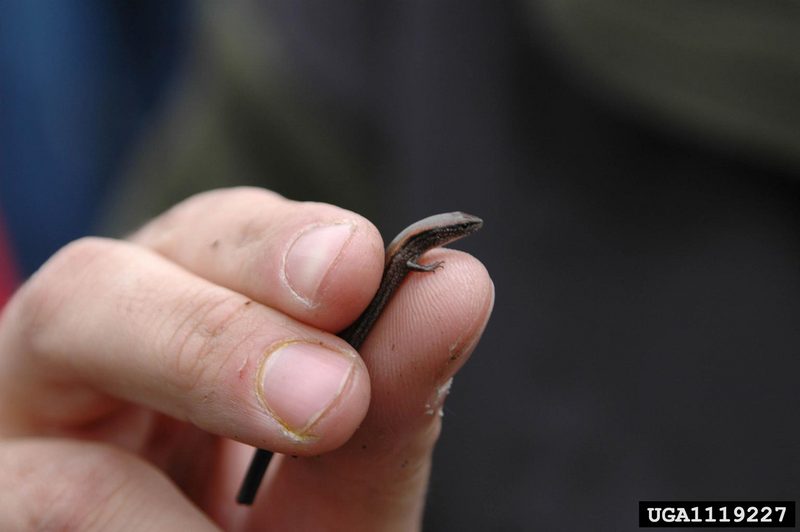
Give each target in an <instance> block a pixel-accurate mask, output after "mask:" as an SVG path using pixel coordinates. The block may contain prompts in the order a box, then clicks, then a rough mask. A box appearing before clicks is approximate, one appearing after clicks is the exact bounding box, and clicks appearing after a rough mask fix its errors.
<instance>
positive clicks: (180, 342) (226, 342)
mask: <svg viewBox="0 0 800 532" xmlns="http://www.w3.org/2000/svg"><path fill="white" fill-rule="evenodd" d="M249 306H250V301H249V300H246V299H244V298H242V297H241V296H238V295H237V294H220V293H214V294H208V293H206V292H205V291H204V292H201V293H198V294H195V295H193V296H190V297H187V298H185V303H183V304H182V305H181V306H180V308H178V309H177V311H176V312H178V313H180V314H182V315H183V316H182V319H178V322H179V323H180V325H179V326H178V327H177V328H175V329H174V330H173V331H172V332H171V333H170V335H169V337H168V338H167V339H166V341H165V343H164V345H163V348H161V349H159V352H161V353H163V357H164V363H165V365H166V368H165V369H166V371H167V372H169V374H170V375H173V376H174V378H175V382H176V383H177V385H178V386H179V388H180V389H181V391H183V392H191V391H198V390H205V389H207V388H209V387H213V386H214V383H216V382H217V381H218V380H219V375H220V373H221V372H222V371H223V369H224V368H225V366H226V363H227V362H228V360H229V359H230V358H231V357H232V355H233V354H234V352H235V351H236V347H237V345H238V344H237V343H236V341H235V340H234V338H240V337H241V336H240V335H239V334H238V333H237V334H228V333H229V331H230V329H232V328H238V327H237V325H238V323H239V322H240V320H242V316H243V314H244V313H245V312H247V309H248V308H249Z"/></svg>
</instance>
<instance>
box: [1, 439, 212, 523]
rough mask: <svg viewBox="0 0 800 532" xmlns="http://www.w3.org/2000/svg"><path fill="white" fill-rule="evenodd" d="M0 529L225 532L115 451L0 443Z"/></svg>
mask: <svg viewBox="0 0 800 532" xmlns="http://www.w3.org/2000/svg"><path fill="white" fill-rule="evenodd" d="M0 471H3V474H2V475H0V530H19V531H24V530H82V531H93V530H97V531H101V530H103V531H104V530H193V531H194V530H197V531H213V530H219V528H217V527H216V526H215V525H214V524H213V523H212V522H211V521H210V520H209V519H208V518H207V517H206V516H204V515H203V514H202V513H201V512H200V511H199V510H198V509H197V508H195V507H194V506H192V504H191V503H190V502H189V501H188V500H187V499H186V498H185V497H184V496H183V495H182V494H181V493H180V491H179V490H178V489H177V488H176V487H175V485H174V484H172V483H171V482H170V481H169V480H168V479H167V478H166V477H165V476H164V475H163V474H162V473H161V472H160V471H158V470H157V469H155V468H153V467H152V466H150V465H148V464H147V463H145V462H144V461H142V460H140V459H138V458H136V457H134V456H133V455H129V454H127V453H124V452H122V451H119V450H116V449H114V448H113V447H110V446H105V445H99V444H94V443H87V442H75V441H69V440H57V439H50V440H36V439H31V440H25V439H22V440H7V441H3V442H0Z"/></svg>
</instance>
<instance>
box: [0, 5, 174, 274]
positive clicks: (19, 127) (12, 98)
mask: <svg viewBox="0 0 800 532" xmlns="http://www.w3.org/2000/svg"><path fill="white" fill-rule="evenodd" d="M182 13H183V9H182V5H181V3H178V2H169V3H164V5H162V4H161V3H159V2H138V3H134V4H132V5H131V6H126V5H123V4H122V3H117V2H109V3H105V2H87V1H80V0H63V1H58V2H55V1H54V2H48V1H42V2H38V1H37V2H30V1H26V0H7V1H2V0H0V116H1V117H2V119H1V120H0V210H2V212H3V215H4V218H5V220H6V223H7V228H8V231H9V233H10V235H9V236H10V240H11V243H12V247H13V248H14V254H15V255H16V257H17V260H18V263H19V264H18V266H19V269H20V271H21V273H22V274H23V275H28V274H30V273H31V272H33V271H34V270H35V269H36V268H37V267H38V266H39V265H40V264H41V263H42V262H43V261H45V260H46V259H47V257H49V256H50V255H51V254H52V253H53V252H54V251H55V250H57V249H58V248H59V247H61V246H63V245H64V244H65V243H67V242H69V241H70V240H73V239H75V238H78V237H80V236H83V235H85V234H87V233H89V232H91V230H92V225H93V221H94V219H95V216H96V214H97V212H98V204H99V202H100V200H101V199H102V197H103V195H104V193H105V191H106V190H107V187H109V186H111V185H112V183H113V178H114V176H115V175H117V174H118V173H119V171H120V165H121V163H122V160H123V155H124V154H125V151H126V148H127V147H128V146H130V143H131V141H132V140H133V139H134V138H135V137H136V135H137V134H138V133H139V132H140V131H141V129H142V127H143V126H144V125H145V123H146V120H147V112H148V111H149V110H152V108H153V106H154V104H155V103H156V102H157V100H158V95H159V93H160V92H161V91H162V89H163V86H164V82H165V80H166V79H167V74H168V73H169V72H170V70H171V69H172V68H173V67H174V60H175V59H176V56H177V55H178V50H179V43H180V42H181V31H180V30H181V28H182V27H183V26H182V24H181V15H182Z"/></svg>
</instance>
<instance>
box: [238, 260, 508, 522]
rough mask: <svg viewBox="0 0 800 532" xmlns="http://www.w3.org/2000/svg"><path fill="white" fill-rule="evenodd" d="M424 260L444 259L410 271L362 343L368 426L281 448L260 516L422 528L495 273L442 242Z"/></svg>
mask: <svg viewBox="0 0 800 532" xmlns="http://www.w3.org/2000/svg"><path fill="white" fill-rule="evenodd" d="M424 260H425V262H432V261H435V260H442V261H444V268H442V269H440V270H438V271H436V272H435V273H416V274H412V275H410V276H409V278H408V279H407V280H406V282H405V284H404V285H403V287H401V289H400V290H399V291H398V293H397V295H396V297H395V298H394V299H393V301H392V303H391V304H390V305H389V307H388V308H387V310H386V311H385V312H384V314H383V315H382V317H381V318H380V320H379V321H378V323H377V324H376V325H375V327H374V329H373V330H372V333H371V334H370V336H369V338H368V339H367V340H366V342H365V343H364V346H363V348H362V350H361V352H362V356H363V357H364V360H365V362H366V364H367V367H368V369H369V374H370V380H371V384H372V390H373V391H372V399H371V402H370V407H369V411H368V413H367V416H366V418H365V419H364V422H363V423H362V425H361V427H360V428H359V429H358V430H357V431H356V433H355V434H354V435H353V437H352V438H351V439H350V440H349V441H348V442H347V444H345V445H344V446H343V447H341V448H339V449H337V450H336V451H333V452H331V453H327V454H324V455H321V456H317V457H311V458H292V457H290V456H281V457H277V459H276V460H275V462H274V464H273V465H272V466H271V469H270V472H269V473H268V477H267V483H266V485H265V486H264V488H263V489H262V493H260V494H259V498H258V499H257V500H256V506H255V507H254V511H253V514H252V515H251V518H252V519H254V521H253V523H254V524H255V523H258V522H261V523H263V522H264V520H269V521H270V522H272V523H274V524H275V525H276V529H279V530H282V529H284V527H290V526H291V527H293V528H294V529H295V530H298V529H299V530H306V529H308V530H318V529H328V528H329V527H330V524H331V523H336V524H337V526H336V529H341V530H386V529H389V530H392V529H397V530H411V529H414V528H419V526H420V523H421V517H422V510H423V507H424V497H425V492H426V488H427V484H428V477H429V473H430V466H431V455H432V451H433V448H434V445H435V443H436V440H437V438H438V435H439V431H440V427H441V419H440V417H441V416H440V415H439V413H440V411H441V407H442V404H443V401H444V398H445V396H446V395H447V392H448V390H449V384H450V381H451V379H452V377H453V375H454V374H455V372H456V371H457V370H458V368H460V367H461V365H462V364H463V363H464V361H465V360H466V359H467V358H468V356H469V354H470V353H471V352H472V350H473V349H474V347H475V345H476V344H477V341H478V339H479V338H480V335H481V333H482V332H483V329H484V327H485V325H486V322H487V320H488V317H489V314H490V312H491V308H492V304H493V301H494V287H493V285H492V282H491V280H490V278H489V275H488V273H487V272H486V270H485V268H484V267H483V265H481V263H480V262H478V261H477V260H476V259H474V258H473V257H471V256H470V255H467V254H465V253H461V252H458V251H454V250H447V249H437V250H434V251H431V252H429V253H428V254H426V256H425V259H424ZM298 523H302V524H303V525H302V526H300V528H296V527H297V524H298Z"/></svg>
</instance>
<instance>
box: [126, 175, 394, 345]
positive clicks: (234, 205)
mask: <svg viewBox="0 0 800 532" xmlns="http://www.w3.org/2000/svg"><path fill="white" fill-rule="evenodd" d="M324 228H340V229H342V230H343V235H342V238H343V240H342V241H341V242H337V243H335V244H332V245H333V247H334V248H336V249H339V245H342V246H343V247H341V248H340V252H339V254H338V255H337V256H336V258H335V259H333V262H332V263H331V264H330V266H329V267H328V268H327V269H324V268H323V270H324V272H320V275H321V280H320V281H319V286H318V287H317V288H316V290H314V291H313V294H304V295H305V296H308V297H304V296H301V295H300V294H299V293H298V292H296V291H295V290H293V284H292V279H294V277H293V276H292V270H293V269H295V270H296V269H302V264H297V262H298V261H300V262H303V261H308V260H312V259H311V258H310V257H305V256H301V257H299V258H297V259H296V260H292V259H291V257H293V256H294V255H292V251H293V250H294V249H296V248H295V247H294V244H295V243H296V242H298V241H299V240H300V238H301V237H302V236H305V235H308V234H310V233H311V232H312V231H313V230H314V229H324ZM331 238H333V239H336V237H334V236H333V235H328V239H331ZM131 239H132V240H133V241H134V242H136V243H138V244H140V245H143V246H145V247H148V248H151V249H153V250H155V251H156V252H158V253H160V254H161V255H163V256H164V257H166V258H168V259H169V260H171V261H173V262H175V263H177V264H179V265H181V266H182V267H184V268H186V269H187V270H189V271H191V272H194V273H195V274H197V275H199V276H201V277H203V278H205V279H208V280H209V281H211V282H214V283H216V284H219V285H220V286H224V287H227V288H230V289H231V290H234V291H236V292H239V293H241V294H244V295H246V296H248V297H250V298H251V299H253V300H255V301H258V302H259V303H263V304H264V305H267V306H269V307H272V308H274V309H276V310H279V311H281V312H284V313H285V314H287V315H289V316H291V317H293V318H295V319H297V320H299V321H302V322H304V323H307V324H309V325H312V326H314V327H318V328H320V329H324V330H327V331H331V332H337V331H339V330H341V329H343V328H344V327H345V326H347V325H349V324H350V323H351V322H352V321H353V320H355V318H356V317H358V315H359V313H360V311H361V310H363V308H364V307H365V306H366V305H367V303H368V302H369V300H370V299H371V298H372V295H373V294H374V293H375V290H377V288H378V284H379V282H380V276H381V272H382V269H383V260H384V252H383V243H382V241H381V236H380V233H378V231H377V229H375V226H374V225H372V224H371V223H370V222H369V221H368V220H367V219H365V218H363V217H362V216H359V215H358V214H356V213H354V212H351V211H347V210H345V209H341V208H339V207H335V206H333V205H327V204H323V203H314V202H296V201H291V200H288V199H286V198H283V197H282V196H279V195H278V194H275V193H273V192H269V191H266V190H262V189H257V188H250V187H240V188H233V189H225V190H213V191H210V192H206V193H203V194H198V195H196V196H193V197H192V198H190V199H188V200H186V201H184V202H182V203H180V204H178V205H176V206H175V207H173V208H172V209H170V210H169V211H168V212H167V213H165V214H164V215H162V216H159V217H157V218H156V219H154V220H153V221H151V222H150V223H148V224H147V225H146V226H145V227H143V228H142V229H141V230H139V231H137V232H136V233H135V234H133V235H132V237H131ZM324 244H325V240H324V238H323V242H319V243H318V244H317V246H316V247H322V246H323V245H324ZM308 251H314V249H311V250H308ZM301 255H302V254H301Z"/></svg>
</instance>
